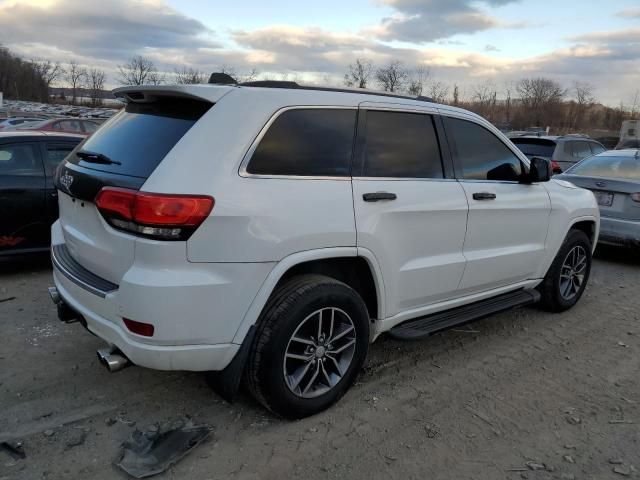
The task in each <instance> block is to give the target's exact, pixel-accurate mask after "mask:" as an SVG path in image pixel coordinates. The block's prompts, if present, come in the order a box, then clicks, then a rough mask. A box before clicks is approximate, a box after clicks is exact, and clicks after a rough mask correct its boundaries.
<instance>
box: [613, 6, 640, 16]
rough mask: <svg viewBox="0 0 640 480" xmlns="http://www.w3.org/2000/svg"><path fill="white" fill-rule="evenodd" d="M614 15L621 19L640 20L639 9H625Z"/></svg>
mask: <svg viewBox="0 0 640 480" xmlns="http://www.w3.org/2000/svg"><path fill="white" fill-rule="evenodd" d="M616 15H617V16H618V17H622V18H640V8H627V9H625V10H622V11H621V12H618V13H616Z"/></svg>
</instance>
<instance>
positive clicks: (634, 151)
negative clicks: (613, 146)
mask: <svg viewBox="0 0 640 480" xmlns="http://www.w3.org/2000/svg"><path fill="white" fill-rule="evenodd" d="M639 152H640V149H638V148H625V149H622V150H605V151H604V152H600V153H598V154H597V155H594V156H595V157H635V156H639V157H640V153H639Z"/></svg>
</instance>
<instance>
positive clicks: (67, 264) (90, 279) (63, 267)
mask: <svg viewBox="0 0 640 480" xmlns="http://www.w3.org/2000/svg"><path fill="white" fill-rule="evenodd" d="M51 260H52V261H53V264H54V266H55V267H56V268H57V270H58V271H59V272H60V273H62V274H63V275H64V276H65V277H67V278H68V279H69V280H71V281H72V282H73V283H75V284H76V285H78V286H80V287H82V288H84V289H85V290H87V291H89V292H91V293H93V294H95V295H98V296H100V297H103V298H104V297H105V296H106V295H107V294H108V293H111V292H113V291H115V290H117V289H118V285H116V284H115V283H111V282H110V281H109V280H105V279H104V278H101V277H99V276H97V275H95V274H93V273H91V272H90V271H89V270H87V269H86V268H84V267H83V266H82V265H80V264H79V263H78V262H76V261H75V260H74V259H73V258H72V257H71V255H70V254H69V250H67V247H66V246H65V245H64V244H63V243H62V244H59V245H54V246H53V247H52V248H51Z"/></svg>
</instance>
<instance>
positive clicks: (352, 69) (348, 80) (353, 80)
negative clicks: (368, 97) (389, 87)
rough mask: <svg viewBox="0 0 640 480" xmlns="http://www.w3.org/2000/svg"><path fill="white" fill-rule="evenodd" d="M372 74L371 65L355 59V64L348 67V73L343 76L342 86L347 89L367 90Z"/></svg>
mask: <svg viewBox="0 0 640 480" xmlns="http://www.w3.org/2000/svg"><path fill="white" fill-rule="evenodd" d="M372 73H373V63H371V62H370V61H369V60H367V59H360V58H356V63H352V64H351V65H349V71H348V72H347V73H345V74H344V84H345V85H346V86H347V87H357V88H367V83H368V82H369V78H370V77H371V74H372Z"/></svg>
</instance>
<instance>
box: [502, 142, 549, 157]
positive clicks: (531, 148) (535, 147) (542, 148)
mask: <svg viewBox="0 0 640 480" xmlns="http://www.w3.org/2000/svg"><path fill="white" fill-rule="evenodd" d="M511 141H512V142H513V143H515V145H516V147H518V149H519V150H520V151H521V152H522V153H524V154H525V155H526V156H527V157H547V158H551V157H553V152H554V150H555V149H556V144H555V142H552V141H551V140H535V139H525V138H512V139H511Z"/></svg>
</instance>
